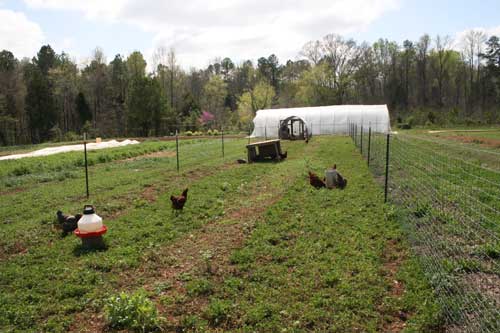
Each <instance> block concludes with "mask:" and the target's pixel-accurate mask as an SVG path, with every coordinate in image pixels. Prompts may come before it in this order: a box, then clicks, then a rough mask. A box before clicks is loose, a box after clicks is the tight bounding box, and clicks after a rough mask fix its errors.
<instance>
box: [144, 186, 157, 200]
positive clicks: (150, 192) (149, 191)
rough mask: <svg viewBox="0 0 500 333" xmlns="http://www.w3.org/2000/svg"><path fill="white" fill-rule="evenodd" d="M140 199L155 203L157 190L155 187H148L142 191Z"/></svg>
mask: <svg viewBox="0 0 500 333" xmlns="http://www.w3.org/2000/svg"><path fill="white" fill-rule="evenodd" d="M142 197H143V198H144V199H146V200H147V201H148V202H149V203H152V202H155V201H156V199H157V198H158V190H157V188H156V187H155V186H148V187H146V189H144V191H142Z"/></svg>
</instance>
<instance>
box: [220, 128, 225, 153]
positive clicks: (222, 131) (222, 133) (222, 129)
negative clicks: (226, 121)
mask: <svg viewBox="0 0 500 333" xmlns="http://www.w3.org/2000/svg"><path fill="white" fill-rule="evenodd" d="M220 131H221V141H222V158H224V127H221V129H220Z"/></svg>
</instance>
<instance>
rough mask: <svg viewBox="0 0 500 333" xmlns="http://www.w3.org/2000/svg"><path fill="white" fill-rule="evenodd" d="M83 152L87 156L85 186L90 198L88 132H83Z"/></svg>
mask: <svg viewBox="0 0 500 333" xmlns="http://www.w3.org/2000/svg"><path fill="white" fill-rule="evenodd" d="M83 154H84V156H85V188H86V190H87V199H88V198H89V170H88V163H87V133H86V132H85V133H83Z"/></svg>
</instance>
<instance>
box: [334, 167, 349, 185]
mask: <svg viewBox="0 0 500 333" xmlns="http://www.w3.org/2000/svg"><path fill="white" fill-rule="evenodd" d="M333 170H335V171H336V172H337V182H336V183H337V184H336V185H337V187H338V188H340V189H342V190H343V189H344V188H345V187H346V186H347V178H344V177H342V175H341V174H340V172H338V171H337V164H334V165H333Z"/></svg>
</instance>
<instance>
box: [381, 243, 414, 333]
mask: <svg viewBox="0 0 500 333" xmlns="http://www.w3.org/2000/svg"><path fill="white" fill-rule="evenodd" d="M405 258H406V254H405V252H404V250H403V249H402V247H401V244H400V242H399V241H398V240H395V239H391V240H389V241H388V242H387V244H386V246H385V249H384V253H383V256H382V261H383V265H382V274H383V275H384V276H385V279H386V280H387V282H388V283H389V284H390V289H389V297H390V298H397V299H399V298H401V297H402V296H403V294H404V292H405V286H404V284H403V282H402V281H398V280H397V279H396V276H397V273H398V270H399V268H400V267H401V264H402V262H403V261H404V260H405ZM379 311H380V312H381V313H382V314H383V316H382V317H383V321H382V325H381V327H380V330H379V331H380V332H391V333H395V332H401V331H402V330H403V329H404V328H405V327H406V321H407V320H408V317H409V314H408V313H406V312H404V311H402V310H396V311H394V310H388V309H385V308H384V305H383V304H382V305H380V306H379Z"/></svg>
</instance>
